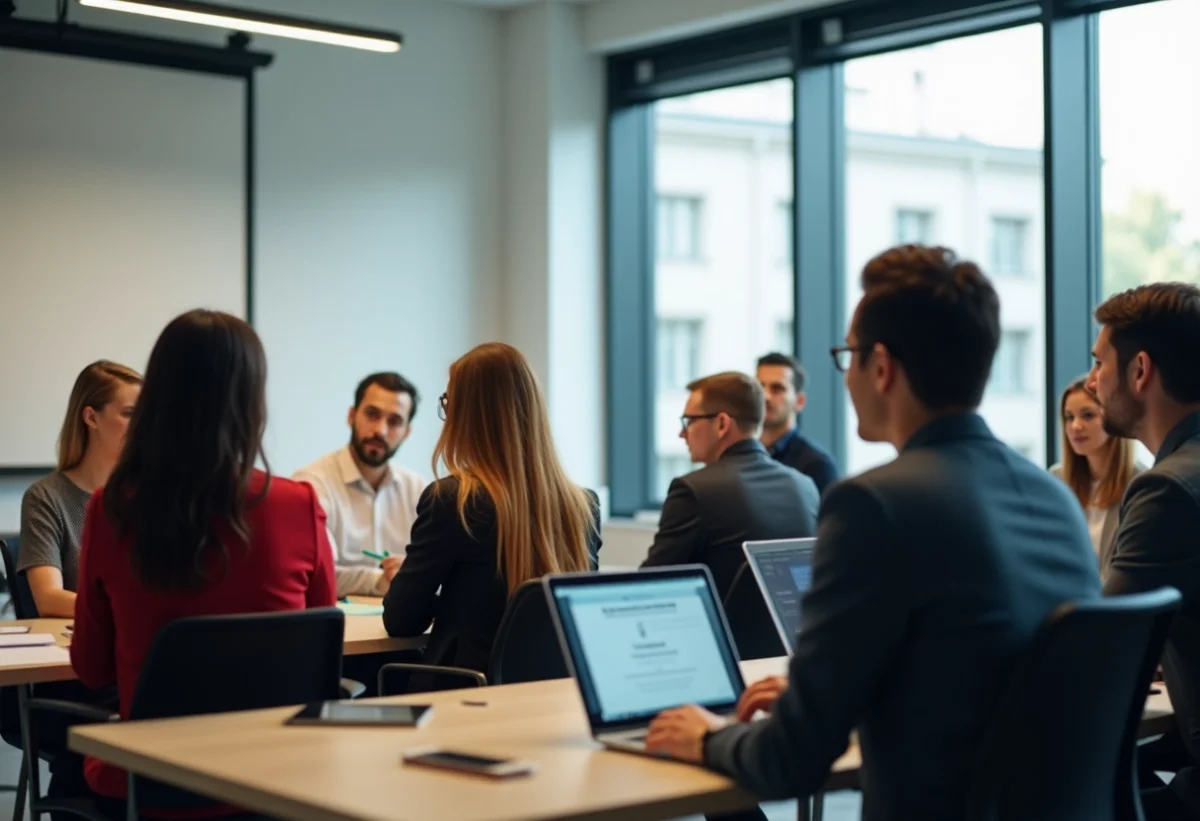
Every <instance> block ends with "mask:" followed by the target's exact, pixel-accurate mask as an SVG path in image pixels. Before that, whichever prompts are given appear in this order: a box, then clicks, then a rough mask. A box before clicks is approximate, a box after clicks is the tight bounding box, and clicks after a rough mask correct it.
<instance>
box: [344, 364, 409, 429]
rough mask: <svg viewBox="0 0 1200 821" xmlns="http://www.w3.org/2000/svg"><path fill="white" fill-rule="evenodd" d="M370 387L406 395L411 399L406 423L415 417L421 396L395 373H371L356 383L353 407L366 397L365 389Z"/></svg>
mask: <svg viewBox="0 0 1200 821" xmlns="http://www.w3.org/2000/svg"><path fill="white" fill-rule="evenodd" d="M372 385H378V386H379V387H381V388H383V389H384V390H385V391H391V392H392V393H407V394H408V395H409V396H410V397H412V413H410V414H409V415H408V421H409V422H411V421H412V420H413V417H414V416H416V415H417V402H418V400H420V398H421V395H420V394H419V393H417V388H416V386H415V385H413V383H412V382H409V381H408V380H407V379H405V378H404V377H403V376H401V375H400V374H398V373H396V372H395V371H381V372H379V373H373V374H371V375H370V376H368V377H367V378H366V379H364V380H363V381H361V382H359V383H358V387H357V388H355V389H354V407H356V408H357V407H358V406H359V405H361V404H362V401H363V397H364V396H366V395H367V388H369V387H371V386H372Z"/></svg>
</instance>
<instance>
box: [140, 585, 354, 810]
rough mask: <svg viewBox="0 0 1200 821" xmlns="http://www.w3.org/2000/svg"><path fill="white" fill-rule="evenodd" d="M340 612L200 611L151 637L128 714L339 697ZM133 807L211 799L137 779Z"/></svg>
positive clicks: (231, 709)
mask: <svg viewBox="0 0 1200 821" xmlns="http://www.w3.org/2000/svg"><path fill="white" fill-rule="evenodd" d="M344 635H345V616H344V615H343V614H342V611H341V610H338V609H337V608H327V609H320V610H297V611H287V612H279V613H254V614H246V615H232V616H199V617H195V618H186V619H178V620H176V621H173V622H171V623H170V624H168V625H167V626H165V627H164V628H162V630H160V631H159V633H158V635H157V636H156V637H155V639H154V644H153V645H152V646H151V647H150V652H149V654H148V655H147V656H146V663H145V665H144V666H143V668H142V674H141V676H140V677H139V679H138V684H137V689H136V690H135V691H134V695H133V702H132V704H131V705H130V714H129V718H130V719H131V720H137V719H150V718H169V717H174V716H189V715H203V714H206V713H223V712H234V711H237V710H256V709H261V708H265V707H280V706H284V705H289V704H307V703H309V702H313V701H329V700H335V699H338V698H340V697H341V687H340V683H341V677H342V648H343V642H344V641H345V638H344ZM133 787H134V794H135V795H136V798H137V804H138V806H140V807H155V808H163V809H186V808H193V807H203V806H211V804H212V801H211V800H210V799H207V798H202V797H200V796H196V795H192V794H190V793H186V792H184V791H182V790H177V789H174V788H171V787H167V786H165V785H163V784H159V783H156V782H153V781H149V780H147V779H142V778H138V779H136V780H135V782H134V784H133Z"/></svg>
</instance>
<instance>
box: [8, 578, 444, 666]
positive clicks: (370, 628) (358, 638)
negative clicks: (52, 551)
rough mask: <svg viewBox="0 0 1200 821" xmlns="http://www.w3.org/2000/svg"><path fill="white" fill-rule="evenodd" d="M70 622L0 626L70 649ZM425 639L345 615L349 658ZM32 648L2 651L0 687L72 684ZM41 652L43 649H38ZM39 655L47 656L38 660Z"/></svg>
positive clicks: (374, 618) (414, 645)
mask: <svg viewBox="0 0 1200 821" xmlns="http://www.w3.org/2000/svg"><path fill="white" fill-rule="evenodd" d="M381 601H382V600H381V599H378V598H370V597H367V596H351V597H350V601H349V606H350V607H355V606H358V607H364V606H366V607H369V606H371V605H379V604H381ZM71 621H72V620H71V619H24V620H20V619H17V620H6V621H0V626H3V627H16V626H22V625H28V626H29V632H30V633H49V634H50V635H52V636H54V638H55V643H56V645H57V646H58V647H67V646H69V645H70V635H69V633H68V630H67V628H68V627H69V626H70V625H71ZM425 642H426V637H425V636H417V637H416V638H392V637H391V636H389V635H388V634H387V631H386V630H384V629H383V617H382V616H380V615H378V614H372V615H352V614H350V613H348V614H347V615H346V633H345V644H344V646H343V652H344V653H345V655H347V656H357V655H366V654H369V653H390V652H394V651H399V650H414V649H419V648H421V647H424V646H425ZM27 649H29V648H19V650H21V651H22V652H19V653H18V652H15V651H14V652H12V653H10V658H13V659H15V661H14V662H12V663H6V662H5V654H6V652H8V649H7V648H0V687H8V686H12V685H25V684H44V683H46V682H50V681H73V680H74V679H75V678H76V676H75V671H74V670H72V669H71V661H70V659H68V658H66V656H65V655H64V654H63V653H61V652H53V651H50V652H46V653H38V652H23V651H25V650H27ZM37 649H39V650H40V648H37ZM39 655H43V656H46V658H45V659H44V660H38V659H37V657H38V656H39Z"/></svg>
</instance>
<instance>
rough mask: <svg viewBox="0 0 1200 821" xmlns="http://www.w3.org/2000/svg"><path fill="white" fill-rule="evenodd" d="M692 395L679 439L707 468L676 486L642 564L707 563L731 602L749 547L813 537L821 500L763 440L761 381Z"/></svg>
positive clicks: (693, 387)
mask: <svg viewBox="0 0 1200 821" xmlns="http://www.w3.org/2000/svg"><path fill="white" fill-rule="evenodd" d="M688 390H689V391H691V396H689V397H688V401H687V406H686V407H685V408H684V411H683V417H682V419H681V420H680V421H681V424H682V430H681V431H680V433H679V435H680V437H682V438H683V439H684V441H686V442H687V446H688V452H689V453H690V454H691V456H692V461H693V462H703V463H704V465H705V466H704V467H703V468H701V469H700V470H697V471H695V472H694V473H689V474H688V475H686V476H681V477H679V478H677V479H675V480H674V481H673V482H671V486H670V488H668V490H667V498H666V500H665V501H664V502H663V508H662V516H661V518H660V519H659V524H658V533H657V534H655V536H654V544H653V545H652V546H651V548H650V554H649V555H648V556H647V557H646V561H645V562H643V563H642V567H662V566H664V565H673V564H690V563H692V562H699V563H703V564H706V565H708V566H709V568H710V569H711V570H712V574H713V578H714V580H715V581H716V583H717V590H718V592H719V593H720V594H721V597H722V598H724V596H725V594H726V593H728V592H729V588H730V586H731V585H732V584H733V579H734V576H736V575H737V571H738V568H740V567H741V566H742V563H743V562H744V561H745V557H744V556H743V554H742V542H748V541H759V540H763V539H796V538H802V537H804V536H811V535H813V533H815V532H816V526H817V507H818V506H819V505H820V503H821V501H820V495H819V494H818V493H817V486H816V485H815V484H813V481H812V479H809V478H808V477H807V476H805V475H803V474H801V473H798V472H796V471H794V470H792V469H791V468H788V467H784V466H783V465H781V464H779V463H778V462H776V461H775V460H773V459H772V458H771V457H770V456H769V455H767V451H766V448H764V447H763V446H762V445H761V444H760V443H759V441H758V433H759V429H760V428H761V427H762V421H763V392H762V388H760V387H759V385H758V383H757V382H756V381H754V380H753V379H751V378H750V377H749V376H747V375H746V374H744V373H737V372H733V371H730V372H728V373H719V374H716V375H715V376H709V377H706V378H704V379H698V380H696V381H695V382H693V383H692V384H690V385H688Z"/></svg>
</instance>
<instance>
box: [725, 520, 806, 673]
mask: <svg viewBox="0 0 1200 821" xmlns="http://www.w3.org/2000/svg"><path fill="white" fill-rule="evenodd" d="M816 544H817V540H816V539H779V540H777V541H770V542H745V543H744V544H743V545H742V550H744V551H745V553H746V563H747V564H748V565H750V571H751V572H752V573H753V574H754V579H755V581H757V582H758V589H759V590H761V591H762V594H763V599H764V600H766V603H767V610H768V611H769V612H770V613H771V621H773V622H775V629H776V630H777V631H779V638H780V640H781V641H783V646H784V647H786V648H787V651H788V655H791V654H792V651H793V650H794V649H795V646H796V634H797V633H799V632H800V616H801V612H800V600H801V599H803V598H804V594H805V593H807V592H808V588H809V587H810V586H811V585H812V554H813V548H814V547H815V546H816Z"/></svg>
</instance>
